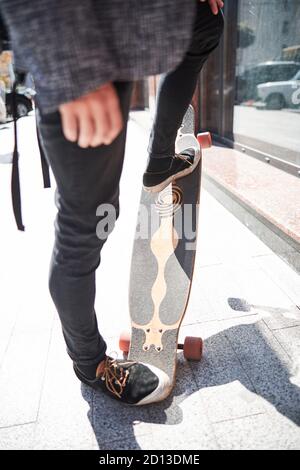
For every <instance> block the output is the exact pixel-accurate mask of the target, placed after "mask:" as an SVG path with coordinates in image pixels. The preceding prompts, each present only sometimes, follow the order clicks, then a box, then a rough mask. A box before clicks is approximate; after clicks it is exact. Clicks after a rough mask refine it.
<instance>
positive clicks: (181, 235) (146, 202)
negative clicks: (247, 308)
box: [119, 106, 211, 385]
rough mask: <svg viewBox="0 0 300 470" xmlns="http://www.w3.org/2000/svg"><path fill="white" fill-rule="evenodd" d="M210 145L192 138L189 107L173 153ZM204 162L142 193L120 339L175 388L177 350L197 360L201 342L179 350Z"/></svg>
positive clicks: (207, 140)
mask: <svg viewBox="0 0 300 470" xmlns="http://www.w3.org/2000/svg"><path fill="white" fill-rule="evenodd" d="M210 145H211V140H210V134H209V133H205V134H199V136H198V139H197V138H196V137H195V134H194V109H193V107H192V106H190V107H189V108H188V110H187V112H186V114H185V117H184V119H183V123H182V126H181V128H180V129H179V131H178V136H177V141H176V151H177V152H178V153H180V152H182V151H183V150H186V149H187V148H191V147H192V148H194V149H195V152H196V153H198V155H199V156H200V157H201V155H202V153H201V152H202V148H204V147H209V146H210ZM201 173H202V158H200V161H199V164H198V165H197V167H196V168H195V169H194V171H193V172H192V173H190V174H189V175H187V176H184V177H182V178H180V179H177V180H176V181H174V182H172V183H170V184H169V185H168V186H167V187H166V188H165V189H164V190H162V191H161V192H159V193H152V192H147V191H145V190H144V189H143V190H142V194H141V200H140V207H139V214H138V222H137V227H136V233H135V241H134V246H133V253H132V261H131V273H130V286H129V310H130V316H131V329H132V331H131V334H129V333H127V332H123V333H122V334H121V336H120V342H119V345H120V349H121V350H122V351H123V353H125V355H127V353H128V359H129V360H134V361H140V362H144V363H148V364H151V365H154V366H156V367H159V368H160V369H162V370H164V371H165V372H166V373H167V374H168V375H169V377H170V379H171V382H172V384H173V385H174V383H175V374H176V356H177V350H178V349H183V350H184V355H185V357H186V358H187V359H192V360H200V359H201V355H202V340H201V338H193V337H188V338H186V339H185V342H184V344H183V345H182V344H181V345H180V344H178V334H179V328H180V325H181V322H182V320H183V317H184V315H185V312H186V309H187V305H188V301H189V296H190V290H191V285H192V278H193V271H194V263H195V255H196V242H197V229H198V212H199V201H200V186H201Z"/></svg>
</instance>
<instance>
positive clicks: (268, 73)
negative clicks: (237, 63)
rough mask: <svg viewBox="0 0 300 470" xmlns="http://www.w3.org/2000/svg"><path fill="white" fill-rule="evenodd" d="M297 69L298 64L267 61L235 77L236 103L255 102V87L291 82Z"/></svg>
mask: <svg viewBox="0 0 300 470" xmlns="http://www.w3.org/2000/svg"><path fill="white" fill-rule="evenodd" d="M299 69H300V63H299V62H294V61H276V62H275V61H269V62H264V63H262V64H258V65H256V66H255V67H252V68H250V69H248V70H246V71H245V72H244V73H243V74H242V75H239V76H238V77H237V84H236V86H237V96H236V101H237V103H242V102H243V101H248V100H257V98H258V96H257V85H260V84H261V83H267V82H279V81H287V80H291V79H292V78H293V77H294V76H295V75H296V73H297V72H298V70H299Z"/></svg>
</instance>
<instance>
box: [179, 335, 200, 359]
mask: <svg viewBox="0 0 300 470" xmlns="http://www.w3.org/2000/svg"><path fill="white" fill-rule="evenodd" d="M202 353H203V341H202V339H201V338H195V337H193V336H187V337H186V338H185V340H184V345H183V355H184V357H185V359H187V360H189V361H200V359H201V357H202Z"/></svg>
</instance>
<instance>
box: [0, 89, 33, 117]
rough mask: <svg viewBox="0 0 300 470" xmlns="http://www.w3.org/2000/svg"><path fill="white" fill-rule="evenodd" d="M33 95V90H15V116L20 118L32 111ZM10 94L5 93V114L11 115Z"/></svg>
mask: <svg viewBox="0 0 300 470" xmlns="http://www.w3.org/2000/svg"><path fill="white" fill-rule="evenodd" d="M34 95H35V92H34V90H32V89H30V88H26V87H22V86H20V87H18V88H17V96H16V100H17V116H18V117H22V116H26V115H27V114H28V113H29V112H30V111H32V109H33V106H32V99H33V97H34ZM12 102H13V101H12V93H11V92H10V93H6V109H7V114H9V115H12Z"/></svg>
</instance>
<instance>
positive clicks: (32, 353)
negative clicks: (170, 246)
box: [0, 117, 300, 450]
mask: <svg viewBox="0 0 300 470" xmlns="http://www.w3.org/2000/svg"><path fill="white" fill-rule="evenodd" d="M147 138H148V135H147V133H146V132H145V131H144V130H143V129H141V128H140V127H139V126H138V124H137V123H136V122H134V121H132V120H131V121H130V123H129V134H128V143H127V151H126V160H125V167H124V173H123V177H122V183H121V215H120V218H119V220H118V222H117V225H116V228H115V230H114V232H113V233H112V235H111V237H110V239H109V241H108V242H107V244H106V246H105V248H104V249H103V256H102V265H101V268H100V269H99V271H98V274H97V300H96V310H97V313H98V318H99V327H100V328H101V331H102V332H103V334H104V336H105V337H106V339H107V341H108V351H109V352H112V351H115V350H117V348H118V344H117V343H118V341H117V339H118V334H119V332H120V331H121V330H122V329H124V327H125V328H126V327H127V326H128V325H129V316H128V315H129V314H128V301H127V292H128V278H129V262H130V255H131V247H132V240H133V234H134V229H135V222H136V215H137V207H138V201H139V193H140V188H141V176H142V173H143V169H144V166H145V161H146V147H147ZM3 140H5V142H6V144H5V152H6V151H8V150H9V144H8V131H0V142H1V146H2V142H3ZM20 142H21V162H20V166H21V182H22V193H23V211H24V220H25V225H26V232H25V233H20V232H17V230H16V228H15V225H14V221H13V217H12V213H11V207H10V193H9V187H10V181H9V178H10V165H8V164H2V165H0V194H1V205H0V220H1V231H0V259H1V267H0V286H1V298H0V367H1V368H0V403H1V411H0V449H144V450H150V449H151V450H152V449H197V450H200V449H299V448H300V428H299V425H300V388H299V387H300V279H299V277H298V276H297V274H296V273H295V272H294V271H293V270H292V269H290V268H289V267H288V266H287V265H286V264H285V263H284V262H283V261H282V260H281V259H280V258H278V257H277V256H276V255H275V254H274V253H273V252H272V251H271V250H270V249H269V248H268V247H267V246H266V245H264V244H263V243H262V242H261V241H260V240H259V239H257V238H256V237H255V236H254V235H253V234H252V233H251V232H250V231H249V230H248V229H247V228H246V227H245V226H244V225H242V224H241V223H240V222H239V221H238V220H237V219H236V218H235V217H234V216H233V215H231V214H230V213H229V212H227V211H226V210H225V209H224V208H223V207H222V206H221V205H220V204H219V203H218V202H216V200H214V199H213V198H212V197H211V196H210V195H209V194H208V193H207V192H205V191H204V190H203V191H202V205H201V220H200V237H199V245H198V256H197V260H196V270H195V279H194V284H193V290H192V295H191V301H190V305H189V309H188V312H187V315H186V317H185V320H184V327H183V328H182V333H181V335H182V336H184V335H186V334H192V335H200V336H202V337H203V338H204V339H205V350H204V357H203V360H202V361H201V362H200V363H187V362H185V361H184V360H183V357H182V355H181V354H179V362H180V365H179V368H178V380H177V385H176V388H175V391H174V394H173V395H172V397H170V398H169V399H168V400H166V402H164V403H161V404H159V405H155V406H149V407H145V408H140V409H138V408H130V407H126V406H122V405H121V404H119V403H117V402H115V401H112V400H110V399H108V398H106V397H103V396H101V395H100V394H96V393H94V392H93V391H92V390H90V389H89V388H88V387H86V386H83V385H80V383H79V382H78V380H77V379H76V377H75V376H74V374H73V371H72V367H71V362H70V360H69V358H68V357H67V355H66V353H65V346H64V343H63V340H62V334H61V331H60V325H59V322H58V319H57V315H56V313H55V310H54V307H53V305H52V302H51V299H50V297H49V294H48V289H47V272H48V264H49V258H50V253H51V248H52V243H53V217H54V215H55V209H54V206H53V202H52V201H53V189H51V190H44V189H42V179H41V172H40V165H39V160H38V154H37V147H36V142H35V134H34V119H33V117H28V118H24V119H23V120H22V121H21V122H20Z"/></svg>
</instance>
